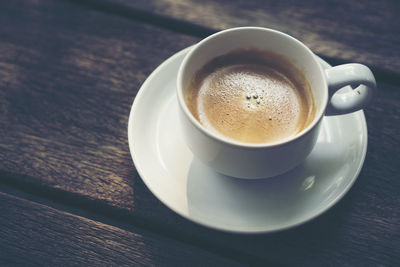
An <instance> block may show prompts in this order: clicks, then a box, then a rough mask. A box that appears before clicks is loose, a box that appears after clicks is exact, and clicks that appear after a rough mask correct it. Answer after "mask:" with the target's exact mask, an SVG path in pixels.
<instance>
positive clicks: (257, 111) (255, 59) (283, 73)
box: [185, 49, 316, 144]
mask: <svg viewBox="0 0 400 267" xmlns="http://www.w3.org/2000/svg"><path fill="white" fill-rule="evenodd" d="M185 101H186V103H187V106H188V107H189V110H190V112H191V113H192V114H193V116H194V117H195V118H196V119H197V120H198V121H199V122H200V123H201V124H202V125H203V126H204V127H205V128H207V129H209V130H211V131H214V132H216V133H218V134H220V135H223V136H225V137H227V138H229V139H233V140H236V141H240V142H245V143H256V144H264V143H271V142H277V141H280V140H282V139H285V138H287V137H290V136H294V135H296V134H297V133H299V132H301V131H302V130H303V129H304V128H306V127H307V126H308V125H309V124H310V123H311V121H312V120H313V119H314V117H315V109H316V108H315V104H314V100H313V95H312V91H311V88H310V85H309V83H308V82H307V80H306V78H305V77H304V75H303V73H302V72H301V71H300V70H298V69H296V68H295V67H294V66H293V65H292V64H291V63H290V62H289V61H288V60H287V59H286V58H284V57H282V56H279V55H277V54H274V53H271V52H267V51H259V50H255V49H241V50H235V51H233V52H230V53H228V54H225V55H222V56H219V57H216V58H214V59H213V60H211V61H209V62H208V63H206V64H205V65H204V66H203V67H202V68H201V69H200V70H198V71H197V73H196V74H195V75H194V77H193V79H192V81H191V82H190V84H189V86H188V87H187V88H186V90H185Z"/></svg>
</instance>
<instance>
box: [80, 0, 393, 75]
mask: <svg viewBox="0 0 400 267" xmlns="http://www.w3.org/2000/svg"><path fill="white" fill-rule="evenodd" d="M79 2H82V1H79ZM83 2H85V3H90V4H92V5H95V6H97V7H100V8H103V9H104V8H105V9H106V10H108V11H109V12H113V11H117V12H118V10H121V9H124V10H126V9H129V8H131V9H132V10H133V11H134V10H142V11H144V12H147V13H149V14H158V15H160V16H162V17H168V18H172V19H175V20H181V21H185V22H187V23H190V24H195V25H199V26H202V27H206V28H209V29H211V30H212V31H215V30H222V29H226V28H231V27H238V26H248V25H251V26H261V27H268V28H273V29H277V30H280V31H283V32H286V33H288V34H290V35H292V36H294V37H296V38H298V39H299V40H301V41H302V42H304V43H305V44H306V45H308V46H309V47H310V48H311V49H312V50H313V51H314V52H315V53H317V54H318V55H320V56H322V57H325V58H336V59H339V60H340V61H342V62H359V63H364V64H366V65H369V66H372V67H375V68H378V69H383V70H387V71H390V72H394V73H397V74H399V73H400V71H399V69H400V53H398V47H399V44H400V37H399V36H400V35H399V34H400V17H399V16H398V13H399V10H400V5H399V2H398V1H395V0H384V1H379V2H378V1H342V0H329V1H324V2H321V1H318V0H312V1H300V2H299V1H272V0H269V1H261V0H246V1H229V0H216V1H214V0H205V1H191V0H181V1H171V0H138V1H136V0H135V1H131V0H101V1H97V0H96V1H93V0H84V1H83ZM172 24H174V23H173V22H172ZM164 25H165V26H167V27H168V24H167V23H165V24H164ZM192 30H193V32H198V33H200V34H204V33H206V32H207V31H205V30H204V29H199V28H198V27H194V28H192ZM396 77H398V76H396Z"/></svg>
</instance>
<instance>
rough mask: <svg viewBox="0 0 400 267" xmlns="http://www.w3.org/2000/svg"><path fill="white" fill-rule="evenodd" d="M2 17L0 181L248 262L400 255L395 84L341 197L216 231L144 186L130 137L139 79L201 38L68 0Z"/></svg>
mask: <svg viewBox="0 0 400 267" xmlns="http://www.w3.org/2000/svg"><path fill="white" fill-rule="evenodd" d="M206 3H207V2H206ZM232 12H233V11H232ZM0 22H1V25H3V27H0V50H1V51H0V109H1V112H0V181H1V182H2V183H7V184H9V185H12V186H14V187H17V188H19V189H22V190H24V191H28V192H31V193H34V194H36V195H39V196H41V197H44V198H51V199H53V200H54V201H59V202H63V203H65V204H69V205H71V206H74V207H76V208H82V209H85V210H89V211H91V212H95V213H99V214H103V215H104V216H108V217H110V218H114V219H115V220H121V221H125V222H127V223H129V224H133V225H138V226H140V227H141V228H144V229H146V230H148V231H153V232H156V233H157V234H158V235H163V236H167V237H169V238H173V239H176V240H179V241H181V242H184V243H186V244H189V245H194V246H197V247H202V248H204V249H207V250H209V251H212V252H214V253H217V254H219V255H223V256H226V257H229V258H232V259H235V260H239V261H242V262H247V263H250V264H252V265H257V264H260V265H263V264H265V263H266V262H273V263H277V264H278V263H280V264H283V265H292V266H342V265H344V266H346V265H347V266H354V265H361V266H374V265H383V266H396V265H399V263H400V259H399V255H398V248H399V247H400V236H399V234H400V231H399V228H400V214H399V209H398V207H399V206H400V199H399V198H398V197H397V196H398V192H397V191H398V188H400V180H399V179H398V178H397V176H398V173H399V171H400V168H399V165H398V152H399V151H398V145H399V143H400V142H399V141H400V139H399V138H400V127H399V126H398V125H400V117H399V114H398V110H399V108H400V103H399V101H398V99H400V88H399V87H396V86H393V85H390V84H386V83H382V82H381V83H380V84H379V92H378V94H377V97H376V99H375V100H374V102H373V104H372V105H371V107H370V108H368V109H366V116H367V123H368V127H369V150H368V154H367V158H366V162H365V166H364V168H363V171H362V172H361V174H360V177H359V179H358V181H357V182H356V184H355V185H354V187H353V188H352V189H351V190H350V192H349V194H348V195H347V196H346V197H345V198H344V199H343V200H341V201H340V202H339V204H338V205H337V206H335V207H334V208H333V209H331V210H330V211H329V212H327V213H326V214H324V215H323V216H321V217H319V218H317V219H315V220H313V221H312V222H310V223H307V224H306V225H304V226H301V227H298V228H295V229H292V230H290V231H285V232H281V233H276V234H270V235H258V236H253V235H249V236H245V235H235V234H228V233H221V232H216V231H213V230H209V229H205V228H203V227H200V226H198V225H195V224H193V223H191V222H188V221H186V220H184V219H182V218H181V217H179V216H178V215H176V214H174V213H173V212H172V211H170V210H169V209H167V208H166V207H165V206H164V205H163V204H161V203H160V202H159V201H158V200H157V199H156V198H155V197H154V196H153V195H152V194H151V193H150V192H149V191H148V189H147V188H146V187H145V185H144V184H143V182H142V181H141V179H140V177H139V176H138V175H137V173H136V170H135V168H134V166H133V164H132V161H131V158H130V154H129V151H128V144H127V136H126V127H127V121H128V115H129V111H130V106H131V104H132V101H133V99H134V96H135V95H136V93H137V91H138V89H139V88H140V85H141V84H142V83H143V81H144V80H145V78H146V77H147V76H148V75H149V74H150V73H151V71H152V70H153V69H154V68H155V67H156V66H157V65H158V64H160V63H161V62H162V61H163V60H165V59H166V58H168V57H169V56H170V55H172V54H174V53H175V52H177V51H179V50H180V49H182V48H184V47H186V46H189V45H190V44H193V43H195V42H197V41H198V40H199V38H195V37H190V36H187V35H183V34H178V33H176V32H172V31H168V30H166V29H161V28H158V27H154V26H150V25H146V24H144V23H140V22H138V21H136V20H134V19H130V18H127V17H119V16H116V15H115V14H110V13H107V12H100V11H97V10H91V9H89V8H88V6H81V5H79V4H76V3H75V2H74V3H70V2H64V1H50V0H48V1H46V0H40V1H24V0H18V1H12V2H8V1H7V2H5V1H2V2H1V3H0ZM379 64H380V63H379ZM378 82H379V81H378ZM21 209H22V210H24V208H23V207H21V206H17V207H15V213H18V210H21ZM25 210H26V209H25ZM39 211H40V210H36V211H34V214H40V212H39ZM7 212H11V211H10V210H8V209H7ZM4 214H6V213H2V216H0V217H1V218H0V220H2V221H4V224H7V223H8V222H7V217H6V216H4ZM32 216H33V215H32ZM60 216H61V215H60ZM0 225H1V224H0ZM15 227H17V226H15ZM59 227H62V225H61V226H59ZM68 227H69V226H68ZM19 229H24V227H23V226H20V227H19ZM85 229H86V228H85ZM11 237H12V236H10V235H7V239H9V240H13V241H12V242H11V243H12V244H20V243H18V241H17V240H14V239H12V238H11ZM156 239H157V238H156ZM45 240H46V242H48V240H50V237H49V239H45ZM46 242H44V243H43V244H47V243H46ZM40 244H42V243H40ZM164 244H165V247H167V243H164ZM30 249H32V251H31V250H30ZM30 249H29V251H30V252H29V253H35V252H34V248H33V247H32V248H30ZM66 253H67V254H68V251H67V252H66ZM195 254H197V253H195ZM200 254H201V253H200ZM110 255H111V254H110ZM110 257H111V256H110ZM273 265H275V264H273Z"/></svg>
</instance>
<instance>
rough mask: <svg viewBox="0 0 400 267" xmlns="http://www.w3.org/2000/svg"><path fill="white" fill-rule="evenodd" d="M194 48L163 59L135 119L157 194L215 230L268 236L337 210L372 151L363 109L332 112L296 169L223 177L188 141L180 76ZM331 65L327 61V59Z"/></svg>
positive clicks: (133, 129) (139, 153)
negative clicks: (255, 177)
mask: <svg viewBox="0 0 400 267" xmlns="http://www.w3.org/2000/svg"><path fill="white" fill-rule="evenodd" d="M189 49H190V48H187V49H185V50H182V51H180V52H179V53H177V54H175V55H174V56H172V57H171V58H169V59H168V60H167V61H165V62H164V63H163V64H161V65H160V66H159V67H158V68H157V69H156V70H155V71H154V72H153V73H152V74H151V75H150V76H149V77H148V79H147V80H146V82H145V83H144V84H143V86H142V88H140V91H139V93H138V94H137V96H136V98H135V101H134V103H133V106H132V109H131V113H130V116H129V125H128V138H129V148H130V151H131V155H132V158H133V162H134V164H135V166H136V169H137V170H138V172H139V174H140V176H141V178H142V179H143V181H144V183H145V184H146V186H147V187H148V188H149V189H150V191H151V192H152V193H153V194H154V195H155V196H156V197H157V198H158V199H159V200H160V201H161V202H163V203H164V204H165V205H166V206H168V207H169V208H170V209H172V210H173V211H175V212H176V213H178V214H180V215H182V216H183V217H185V218H187V219H189V220H191V221H193V222H196V223H199V224H201V225H204V226H207V227H211V228H214V229H219V230H224V231H230V232H240V233H261V232H263V233H265V232H272V231H277V230H282V229H286V228H290V227H293V226H296V225H299V224H302V223H304V222H306V221H308V220H310V219H312V218H315V217H316V216H318V215H320V214H321V213H322V212H324V211H326V210H327V209H329V208H330V207H332V206H333V205H334V204H335V203H336V202H338V201H339V199H341V198H342V197H343V196H344V195H345V194H346V192H347V191H348V190H349V189H350V187H351V186H352V185H353V183H354V181H355V180H356V178H357V176H358V174H359V172H360V170H361V168H362V165H363V162H364V158H365V154H366V151H367V126H366V122H365V117H364V113H363V112H362V111H358V112H355V113H352V114H348V115H341V116H332V117H325V118H324V121H323V125H322V130H321V134H320V136H319V139H318V143H317V145H316V147H315V148H314V150H313V151H312V152H311V154H310V156H309V157H308V158H307V159H306V160H305V162H304V163H303V164H302V165H301V166H299V167H297V168H295V169H294V170H292V171H290V172H288V173H286V174H284V175H281V176H277V177H272V178H268V179H263V180H241V179H236V178H231V177H227V176H223V175H221V174H218V173H216V172H214V171H213V170H212V169H210V168H208V167H207V166H205V165H203V164H202V163H201V162H199V160H197V159H196V158H193V154H192V153H191V151H190V150H189V149H188V148H187V146H186V145H185V143H184V142H183V138H182V136H181V131H180V124H179V121H178V103H177V99H176V96H175V85H176V82H175V80H176V74H177V71H178V68H179V65H180V63H181V61H182V59H183V57H184V56H185V54H186V53H187V52H188V51H189ZM321 64H322V65H323V66H324V67H326V68H328V67H329V65H328V63H326V62H324V61H322V60H321Z"/></svg>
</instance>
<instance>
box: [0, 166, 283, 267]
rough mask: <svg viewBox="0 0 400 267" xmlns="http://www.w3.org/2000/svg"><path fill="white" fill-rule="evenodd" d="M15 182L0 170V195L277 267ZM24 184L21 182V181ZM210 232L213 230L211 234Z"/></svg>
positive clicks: (111, 210)
mask: <svg viewBox="0 0 400 267" xmlns="http://www.w3.org/2000/svg"><path fill="white" fill-rule="evenodd" d="M17 176H24V177H20V178H17V177H15V175H14V174H11V173H8V172H4V171H1V170H0V192H3V193H7V194H9V195H12V196H15V197H19V198H22V199H26V200H28V201H32V202H35V203H38V204H41V205H45V206H48V207H51V208H54V209H57V210H59V211H63V212H67V213H70V214H73V215H77V216H80V217H84V218H87V219H90V220H93V221H98V222H101V223H104V224H107V225H111V226H114V227H118V228H120V229H123V230H125V231H129V232H134V229H133V228H140V229H142V230H145V231H148V232H152V233H155V234H158V235H160V236H163V237H166V238H169V239H172V240H177V241H180V242H182V243H187V244H189V245H191V246H193V247H197V248H199V249H202V250H205V251H208V252H209V253H213V254H215V255H219V256H221V257H225V258H230V259H232V260H235V261H237V262H238V263H242V264H251V265H254V266H255V265H257V264H258V263H260V262H262V263H263V264H267V265H268V266H269V265H271V266H281V265H280V264H277V263H276V262H267V261H266V260H265V259H264V258H256V257H255V256H254V255H248V254H244V253H243V252H240V251H235V250H232V249H229V248H224V247H221V246H218V245H213V244H212V243H209V242H207V241H204V240H200V239H190V237H188V236H187V235H186V234H184V233H181V232H180V231H179V230H176V229H173V228H165V227H162V225H161V224H160V225H158V224H156V223H154V222H153V221H151V220H148V219H147V218H144V217H134V216H133V215H132V214H130V213H129V211H126V210H123V209H120V208H117V207H112V206H110V205H107V204H106V203H104V202H103V201H101V200H94V199H89V198H87V197H84V196H81V195H78V194H74V193H70V192H65V191H63V190H59V189H55V188H50V187H43V186H40V185H38V184H34V183H29V182H26V181H27V180H28V178H29V177H28V176H26V175H19V174H17ZM24 180H25V181H24ZM211 231H214V230H211Z"/></svg>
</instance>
